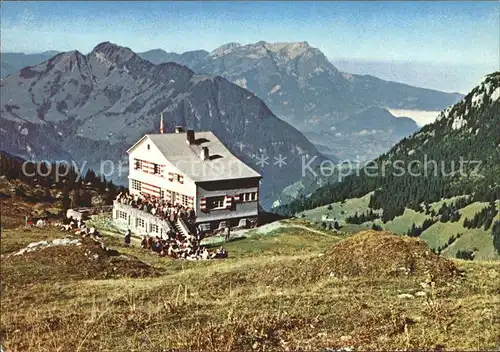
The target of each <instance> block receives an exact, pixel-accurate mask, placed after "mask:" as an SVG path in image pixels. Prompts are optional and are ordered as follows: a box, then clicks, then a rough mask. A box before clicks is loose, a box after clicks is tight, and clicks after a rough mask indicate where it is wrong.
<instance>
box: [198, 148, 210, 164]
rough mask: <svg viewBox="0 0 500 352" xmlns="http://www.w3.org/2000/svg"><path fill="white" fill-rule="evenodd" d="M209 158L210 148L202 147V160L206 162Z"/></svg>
mask: <svg viewBox="0 0 500 352" xmlns="http://www.w3.org/2000/svg"><path fill="white" fill-rule="evenodd" d="M208 158H209V154H208V147H202V148H201V152H200V159H201V160H203V161H205V160H208Z"/></svg>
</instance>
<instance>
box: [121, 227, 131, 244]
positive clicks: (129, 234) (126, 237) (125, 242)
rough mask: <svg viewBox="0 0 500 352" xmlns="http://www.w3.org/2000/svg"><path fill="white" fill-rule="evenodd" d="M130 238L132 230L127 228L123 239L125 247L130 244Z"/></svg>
mask: <svg viewBox="0 0 500 352" xmlns="http://www.w3.org/2000/svg"><path fill="white" fill-rule="evenodd" d="M131 238H132V231H130V229H128V230H127V233H126V235H125V238H124V239H123V242H124V244H125V246H126V247H129V246H130V241H131Z"/></svg>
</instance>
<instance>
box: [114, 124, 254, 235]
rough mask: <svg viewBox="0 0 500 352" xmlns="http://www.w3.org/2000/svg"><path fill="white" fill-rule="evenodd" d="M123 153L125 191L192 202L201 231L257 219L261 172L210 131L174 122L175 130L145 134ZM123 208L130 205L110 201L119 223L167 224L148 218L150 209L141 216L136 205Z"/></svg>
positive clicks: (137, 226) (153, 227) (143, 227)
mask: <svg viewBox="0 0 500 352" xmlns="http://www.w3.org/2000/svg"><path fill="white" fill-rule="evenodd" d="M127 153H128V156H129V176H128V181H129V191H130V193H131V194H138V195H149V196H153V197H157V198H159V199H163V200H165V201H168V202H170V203H173V204H176V203H177V204H181V205H183V206H185V207H189V208H193V209H194V210H195V214H196V225H198V226H199V227H200V228H202V229H204V230H207V231H208V230H215V229H219V228H224V227H234V226H251V225H256V224H257V222H258V208H259V207H258V200H259V182H260V179H261V175H260V174H259V173H257V172H256V171H254V170H253V169H252V168H250V167H249V166H248V165H246V164H245V163H243V162H242V161H241V160H239V159H238V158H236V157H235V156H234V155H233V154H232V153H231V152H230V151H229V150H228V149H227V148H226V147H225V146H224V145H223V144H222V142H221V141H220V140H219V139H218V138H217V137H216V136H215V134H213V133H212V132H196V133H195V132H194V131H193V130H187V131H184V130H183V129H182V128H180V127H176V131H175V133H165V134H164V133H160V134H148V135H145V136H144V137H142V138H141V139H140V140H139V141H138V142H137V143H136V144H135V145H133V146H132V147H131V148H130V149H129V150H128V151H127ZM127 208H131V207H128V206H124V205H123V204H116V206H115V209H114V212H113V216H114V218H115V220H116V221H117V224H118V225H121V227H125V226H127V227H129V228H131V230H132V231H133V232H142V233H143V234H148V233H149V232H157V231H160V232H161V231H162V230H161V228H164V229H166V228H168V225H167V224H162V223H161V222H160V223H156V224H153V223H155V221H154V220H151V217H149V215H151V214H146V215H147V217H148V218H149V219H150V220H149V221H145V220H143V219H141V218H140V211H139V212H138V210H137V209H133V210H131V211H130V212H128V211H127ZM145 218H146V216H145ZM138 219H139V220H138ZM159 228H160V230H159ZM163 231H165V230H163Z"/></svg>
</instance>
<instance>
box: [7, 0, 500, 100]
mask: <svg viewBox="0 0 500 352" xmlns="http://www.w3.org/2000/svg"><path fill="white" fill-rule="evenodd" d="M499 18H500V3H499V2H495V1H491V2H484V1H474V2H466V1H460V2H452V1H441V2H439V1H436V2H421V1H406V2H396V1H390V2H383V1H363V2H353V1H349V2H347V1H346V2H326V1H321V2H312V1H311V2H309V1H294V2H286V1H276V2H264V1H253V2H244V1H233V2H215V1H204V2H194V1H192V2H177V1H172V2H161V1H152V2H146V1H143V2H139V1H134V2H103V1H88V2H74V1H65V2H48V1H40V2H24V1H22V2H17V1H16V2H9V1H2V3H1V32H2V36H1V51H2V52H24V53H35V52H42V51H47V50H59V51H69V50H75V49H76V50H79V51H81V52H82V53H87V52H89V51H91V50H92V48H94V47H95V46H96V45H97V44H98V43H100V42H103V41H110V42H113V43H116V44H119V45H122V46H127V47H129V48H131V49H132V50H134V51H135V52H142V51H146V50H150V49H156V48H161V49H164V50H166V51H174V52H184V51H188V50H198V49H205V50H208V51H211V50H213V49H215V48H217V47H219V46H220V45H223V44H225V43H228V42H238V43H240V44H249V43H254V42H258V41H260V40H265V41H267V42H283V41H284V42H297V41H307V42H308V43H309V44H310V45H311V46H313V47H317V48H319V49H320V50H321V51H322V52H323V53H324V54H325V55H326V56H327V57H328V58H329V59H331V60H332V61H333V62H334V63H337V65H338V67H339V69H343V67H342V66H343V65H344V66H345V67H347V68H349V69H350V70H351V71H352V72H351V73H366V74H374V75H377V74H378V76H382V77H381V78H386V79H395V80H399V81H406V83H410V84H416V83H418V82H421V83H420V84H419V85H420V86H427V87H429V88H435V89H442V90H446V91H461V92H466V91H468V90H469V89H470V88H472V87H473V86H475V85H476V84H477V83H478V82H479V81H480V79H481V77H482V76H483V75H484V74H486V73H489V72H492V71H494V70H498V69H499V61H500V57H499V56H500V42H499V35H500V34H499V33H500V24H499V22H500V19H499ZM408 65H410V66H411V67H410V66H408ZM409 67H410V68H411V70H413V71H415V72H412V73H411V74H407V71H408V68H409ZM356 70H357V71H359V72H354V71H356ZM464 70H466V71H467V70H469V71H471V72H467V74H464V75H463V76H465V77H462V74H461V72H462V71H464ZM373 71H375V72H373ZM447 71H449V73H447ZM472 71H473V72H472ZM406 76H408V77H406ZM438 86H439V88H438Z"/></svg>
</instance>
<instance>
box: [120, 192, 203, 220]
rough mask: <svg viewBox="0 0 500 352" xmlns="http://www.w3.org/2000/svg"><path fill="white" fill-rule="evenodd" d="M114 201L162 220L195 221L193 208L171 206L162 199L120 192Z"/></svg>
mask: <svg viewBox="0 0 500 352" xmlns="http://www.w3.org/2000/svg"><path fill="white" fill-rule="evenodd" d="M116 200H117V201H118V202H120V203H122V204H126V205H130V206H131V207H134V208H137V209H139V210H142V211H145V212H147V213H150V214H153V215H155V216H158V217H160V218H161V219H163V220H169V221H171V222H176V221H177V219H178V218H179V217H181V218H182V219H183V220H185V221H188V222H194V221H195V212H194V209H193V208H190V207H185V206H183V205H181V204H172V203H170V202H167V201H166V200H163V199H158V198H155V197H150V196H147V195H144V196H139V195H137V194H134V195H132V194H130V193H126V192H121V193H120V194H118V196H117V197H116Z"/></svg>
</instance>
